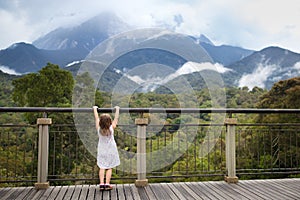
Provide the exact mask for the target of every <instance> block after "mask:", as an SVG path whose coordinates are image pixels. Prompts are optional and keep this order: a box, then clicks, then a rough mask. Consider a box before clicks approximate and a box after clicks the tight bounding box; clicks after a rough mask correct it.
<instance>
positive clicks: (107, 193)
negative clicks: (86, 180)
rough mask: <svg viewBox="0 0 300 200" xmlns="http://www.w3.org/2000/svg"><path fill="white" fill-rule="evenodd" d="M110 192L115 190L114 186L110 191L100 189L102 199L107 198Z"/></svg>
mask: <svg viewBox="0 0 300 200" xmlns="http://www.w3.org/2000/svg"><path fill="white" fill-rule="evenodd" d="M112 192H116V190H114V188H113V189H112V190H110V191H102V200H109V199H110V195H111V193H112Z"/></svg>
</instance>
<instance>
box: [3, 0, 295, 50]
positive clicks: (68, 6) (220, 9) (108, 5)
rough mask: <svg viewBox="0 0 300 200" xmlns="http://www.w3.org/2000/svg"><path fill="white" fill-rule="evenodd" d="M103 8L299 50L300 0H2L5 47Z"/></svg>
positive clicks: (236, 41)
mask: <svg viewBox="0 0 300 200" xmlns="http://www.w3.org/2000/svg"><path fill="white" fill-rule="evenodd" d="M103 10H111V11H114V12H116V14H117V15H118V16H120V17H122V19H124V20H126V21H127V23H129V24H131V25H136V26H138V27H151V26H155V25H157V24H168V25H170V26H176V31H177V32H179V33H184V34H190V35H195V36H196V35H200V34H204V35H206V36H207V37H208V38H209V39H211V40H212V42H214V43H215V44H216V45H220V44H229V45H235V46H241V47H244V48H248V49H253V50H260V49H262V48H264V47H267V46H271V45H273V46H280V47H282V48H287V49H290V50H292V51H295V52H298V53H300V4H299V1H297V0H285V1H274V0H151V1H150V0H126V1H123V0H108V2H105V3H104V2H103V1H102V0H93V1H92V0H63V1H61V0H50V1H41V0H0V27H1V28H0V31H1V33H0V49H4V48H7V47H8V46H10V45H11V44H13V43H16V42H21V41H22V42H28V43H31V42H32V41H34V40H35V39H37V38H38V37H40V36H42V35H44V34H46V33H48V32H49V31H51V30H53V29H55V28H57V27H60V26H71V25H74V24H78V23H80V22H82V21H84V20H86V19H88V18H90V17H92V16H94V15H96V14H99V13H100V12H101V11H103Z"/></svg>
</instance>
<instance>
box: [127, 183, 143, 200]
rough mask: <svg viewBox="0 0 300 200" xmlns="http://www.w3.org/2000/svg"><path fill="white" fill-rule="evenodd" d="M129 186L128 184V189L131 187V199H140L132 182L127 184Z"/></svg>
mask: <svg viewBox="0 0 300 200" xmlns="http://www.w3.org/2000/svg"><path fill="white" fill-rule="evenodd" d="M129 186H130V189H131V193H132V196H133V199H134V200H141V198H140V195H139V191H138V189H137V187H135V185H134V184H129Z"/></svg>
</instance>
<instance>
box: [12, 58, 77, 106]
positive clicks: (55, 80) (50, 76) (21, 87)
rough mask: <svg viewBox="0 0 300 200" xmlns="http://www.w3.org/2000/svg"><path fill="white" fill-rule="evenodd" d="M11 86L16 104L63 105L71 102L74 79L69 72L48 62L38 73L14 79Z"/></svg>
mask: <svg viewBox="0 0 300 200" xmlns="http://www.w3.org/2000/svg"><path fill="white" fill-rule="evenodd" d="M13 86H14V91H13V100H14V101H15V102H16V103H17V104H18V106H29V107H45V106H59V105H61V104H62V105H64V106H65V105H66V104H70V102H71V96H72V92H73V86H74V79H73V76H72V74H71V72H69V71H66V70H63V69H61V68H59V66H58V65H54V64H51V63H48V64H47V66H45V67H44V68H42V69H41V70H40V71H39V72H38V73H30V74H27V75H25V76H23V77H21V78H19V79H15V80H14V81H13Z"/></svg>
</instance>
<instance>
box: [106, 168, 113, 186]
mask: <svg viewBox="0 0 300 200" xmlns="http://www.w3.org/2000/svg"><path fill="white" fill-rule="evenodd" d="M111 174H112V169H107V170H106V184H107V185H109V184H110V178H111Z"/></svg>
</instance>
